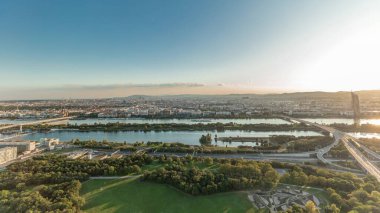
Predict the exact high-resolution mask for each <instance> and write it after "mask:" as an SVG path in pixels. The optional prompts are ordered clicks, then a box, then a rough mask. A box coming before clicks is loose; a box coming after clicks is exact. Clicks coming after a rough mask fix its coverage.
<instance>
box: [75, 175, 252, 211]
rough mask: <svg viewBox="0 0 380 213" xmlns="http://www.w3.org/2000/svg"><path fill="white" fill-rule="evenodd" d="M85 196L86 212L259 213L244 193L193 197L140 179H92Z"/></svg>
mask: <svg viewBox="0 0 380 213" xmlns="http://www.w3.org/2000/svg"><path fill="white" fill-rule="evenodd" d="M81 195H82V196H83V197H84V198H85V199H86V204H85V206H84V208H83V210H84V211H86V212H105V213H113V212H123V213H126V212H149V213H150V212H165V213H166V212H168V213H171V212H173V213H177V212H181V213H186V212H189V213H193V212H197V213H202V212H258V211H257V210H255V209H254V208H253V206H252V204H251V202H250V201H249V200H248V198H247V194H246V193H244V192H230V193H219V194H214V195H207V196H191V195H188V194H186V193H183V192H181V191H179V190H177V189H175V188H172V187H170V186H168V185H165V184H157V183H150V182H140V181H139V180H137V179H123V180H120V179H119V180H90V181H87V182H85V183H83V186H82V190H81Z"/></svg>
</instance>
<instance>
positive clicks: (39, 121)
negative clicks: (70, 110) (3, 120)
mask: <svg viewBox="0 0 380 213" xmlns="http://www.w3.org/2000/svg"><path fill="white" fill-rule="evenodd" d="M71 118H74V117H61V118H51V119H45V120H38V121H32V122H27V123H22V124H12V125H8V126H3V127H0V131H1V130H5V129H12V128H16V127H20V126H29V125H35V124H43V123H52V122H57V121H62V120H68V119H71Z"/></svg>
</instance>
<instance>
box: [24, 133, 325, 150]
mask: <svg viewBox="0 0 380 213" xmlns="http://www.w3.org/2000/svg"><path fill="white" fill-rule="evenodd" d="M207 133H211V134H212V137H213V138H214V137H215V135H217V136H218V137H230V136H231V137H236V136H240V137H268V136H271V135H294V136H319V135H321V134H320V133H318V132H313V131H279V132H276V131H272V132H246V131H224V132H216V131H215V132H212V131H168V132H154V131H149V132H134V131H119V132H103V131H90V132H79V131H75V130H72V131H67V130H56V131H50V132H48V133H32V134H28V135H25V136H22V138H21V139H25V140H34V141H39V140H40V139H41V138H59V139H60V141H71V140H73V139H80V140H96V141H102V140H108V141H114V142H127V143H134V142H136V141H144V142H148V141H161V142H181V143H184V144H189V145H199V138H200V137H201V135H202V134H207ZM18 139H20V138H18ZM213 143H214V144H216V145H219V146H228V147H237V146H239V145H247V146H255V145H257V144H256V143H255V142H244V143H242V142H232V143H223V142H220V141H218V142H217V143H215V142H213Z"/></svg>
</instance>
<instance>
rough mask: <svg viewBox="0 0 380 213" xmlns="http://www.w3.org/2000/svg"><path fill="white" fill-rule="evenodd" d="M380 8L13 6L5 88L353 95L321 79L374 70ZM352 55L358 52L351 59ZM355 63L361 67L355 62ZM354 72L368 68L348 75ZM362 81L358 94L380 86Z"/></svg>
mask: <svg viewBox="0 0 380 213" xmlns="http://www.w3.org/2000/svg"><path fill="white" fill-rule="evenodd" d="M379 2H380V1H376V0H374V1H354V0H324V1H320V0H318V1H317V0H308V1H294V0H270V1H261V0H260V1H255V0H236V1H232V0H199V1H198V0H162V1H159V0H130V1H127V0H124V1H115V0H109V1H96V0H88V1H86V0H83V1H82V0H61V1H51V0H44V1H40V0H33V1H30V0H24V1H18V0H9V1H5V0H4V1H1V2H0V74H1V80H0V81H1V86H0V88H8V89H9V88H16V87H19V88H20V87H25V88H26V87H28V88H51V87H57V86H58V87H59V86H67V85H87V86H88V85H92V86H93V85H103V86H104V85H124V84H132V85H134V84H140V85H141V84H163V83H200V84H207V85H218V84H223V85H230V86H231V85H232V86H237V87H240V86H241V87H244V88H246V87H247V88H248V87H252V88H253V89H257V88H283V89H293V90H294V89H298V90H303V89H319V90H340V89H350V85H349V84H343V83H341V84H338V85H336V83H335V82H334V81H332V80H328V81H327V82H326V81H325V77H323V78H322V77H318V78H315V77H314V75H315V74H317V73H318V74H320V73H322V74H324V75H326V74H331V73H332V72H335V75H334V76H339V75H341V74H342V73H344V72H346V73H347V72H350V73H349V77H347V79H345V81H346V82H347V81H348V82H350V81H352V82H353V80H355V79H356V78H354V77H355V74H358V73H363V72H364V73H365V74H372V73H373V74H375V71H376V70H378V68H380V66H379V64H378V63H377V62H376V61H377V60H376V58H373V60H372V58H371V57H364V56H363V54H369V53H371V54H377V53H379V52H378V49H377V48H378V47H379V40H378V38H377V35H380V34H379V31H378V30H376V29H378V28H379V27H380V25H379V21H380V18H379V16H380V15H379V14H380V4H379ZM361 42H362V43H363V42H364V44H362V43H361ZM376 45H377V46H376ZM363 46H364V47H365V48H364V49H363ZM360 48H361V49H360ZM347 51H348V52H357V53H355V54H354V55H343V56H342V54H341V53H342V52H343V53H345V54H346V53H347ZM356 54H357V55H356ZM327 56H328V57H327ZM358 57H362V58H360V59H359V61H357V60H356V59H357V58H358ZM352 58H354V59H355V61H356V62H355V64H350V63H347V61H351V60H350V59H352ZM368 58H369V59H368ZM368 60H370V61H368ZM342 63H343V64H344V65H342ZM361 64H367V65H368V64H369V65H370V66H368V67H365V68H363V67H361ZM352 67H354V68H355V70H358V69H361V68H363V69H365V70H366V71H363V70H361V71H360V72H357V73H353V72H354V71H355V70H351V71H349V70H347V69H351V68H352ZM352 69H353V68H352ZM368 70H369V71H368ZM323 83H326V84H327V85H324V86H322V85H321V84H323ZM360 83H361V85H362V86H360V87H358V88H356V87H354V88H352V87H351V88H352V89H366V88H367V87H366V86H368V85H370V86H372V84H371V83H373V84H374V85H375V83H376V84H377V82H371V81H370V82H366V81H363V82H360ZM374 85H373V86H374Z"/></svg>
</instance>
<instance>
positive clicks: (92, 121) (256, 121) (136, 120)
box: [0, 118, 289, 125]
mask: <svg viewBox="0 0 380 213" xmlns="http://www.w3.org/2000/svg"><path fill="white" fill-rule="evenodd" d="M31 121H34V120H22V119H16V120H9V119H0V124H19V123H26V122H31ZM116 122H119V123H129V124H133V123H136V124H145V123H149V124H167V123H177V124H197V123H205V124H207V123H237V124H289V122H288V121H285V120H283V119H278V118H273V119H259V118H255V119H143V118H124V119H123V118H115V119H112V118H104V119H100V118H98V119H97V118H91V119H84V120H69V124H77V125H81V124H95V123H99V124H107V123H116Z"/></svg>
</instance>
